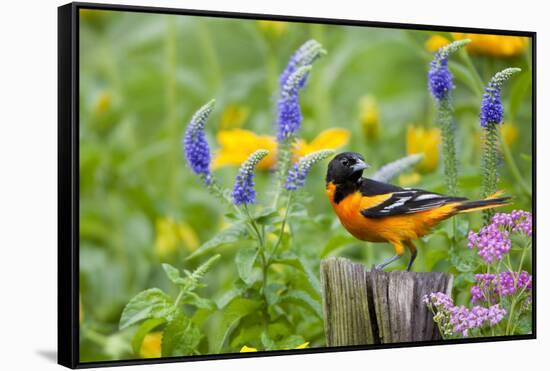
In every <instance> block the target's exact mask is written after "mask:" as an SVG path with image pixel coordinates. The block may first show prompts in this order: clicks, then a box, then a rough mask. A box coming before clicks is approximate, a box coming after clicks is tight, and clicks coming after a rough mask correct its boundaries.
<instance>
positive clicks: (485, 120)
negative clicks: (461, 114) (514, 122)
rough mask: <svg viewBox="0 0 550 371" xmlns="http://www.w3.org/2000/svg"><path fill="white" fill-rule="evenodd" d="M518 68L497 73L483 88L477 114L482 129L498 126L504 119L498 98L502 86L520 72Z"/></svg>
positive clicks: (499, 98) (500, 101)
mask: <svg viewBox="0 0 550 371" xmlns="http://www.w3.org/2000/svg"><path fill="white" fill-rule="evenodd" d="M520 71H521V69H519V68H506V69H504V70H502V71H500V72H498V73H497V74H496V75H495V76H493V78H492V79H491V81H489V84H488V85H487V87H486V88H485V93H484V94H483V99H482V100H481V112H480V113H479V122H480V124H481V127H482V128H487V127H488V126H489V125H499V124H501V123H502V120H503V118H504V108H503V106H502V100H501V97H500V91H501V90H502V84H503V83H504V82H505V81H506V80H508V79H509V78H510V77H511V76H512V75H514V74H515V73H518V72H520Z"/></svg>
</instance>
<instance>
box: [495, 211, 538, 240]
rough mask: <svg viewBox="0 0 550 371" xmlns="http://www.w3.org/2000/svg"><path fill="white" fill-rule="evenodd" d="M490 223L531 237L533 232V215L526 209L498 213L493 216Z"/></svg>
mask: <svg viewBox="0 0 550 371" xmlns="http://www.w3.org/2000/svg"><path fill="white" fill-rule="evenodd" d="M492 223H493V224H496V225H498V226H502V227H505V228H507V229H509V230H510V231H512V232H515V233H522V234H524V235H526V236H528V237H531V235H532V232H533V216H532V215H531V213H530V212H528V211H523V210H514V211H512V212H511V213H510V214H505V213H498V214H495V215H494V216H493V219H492Z"/></svg>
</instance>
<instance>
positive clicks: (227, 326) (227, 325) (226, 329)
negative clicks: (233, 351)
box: [214, 298, 261, 353]
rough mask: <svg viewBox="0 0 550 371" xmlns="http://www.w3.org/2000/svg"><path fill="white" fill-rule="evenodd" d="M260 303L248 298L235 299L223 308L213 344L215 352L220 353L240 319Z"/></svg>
mask: <svg viewBox="0 0 550 371" xmlns="http://www.w3.org/2000/svg"><path fill="white" fill-rule="evenodd" d="M260 306H261V303H260V302H258V301H255V300H249V299H241V298H238V299H235V300H233V301H232V302H231V303H229V305H228V306H227V307H226V308H225V310H224V313H223V318H222V321H221V324H220V326H219V331H218V336H216V339H218V341H217V343H216V344H215V346H214V350H215V352H216V353H221V351H222V349H223V346H224V345H225V343H226V342H227V339H228V338H229V337H230V336H231V334H232V333H233V331H234V330H235V328H237V326H238V325H239V322H240V321H241V319H243V318H244V317H246V316H247V315H249V314H251V313H253V312H255V311H256V310H257V309H258V308H260Z"/></svg>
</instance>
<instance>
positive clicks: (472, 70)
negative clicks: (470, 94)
mask: <svg viewBox="0 0 550 371" xmlns="http://www.w3.org/2000/svg"><path fill="white" fill-rule="evenodd" d="M459 55H460V58H461V59H462V61H463V62H464V64H465V65H466V68H467V69H468V71H469V72H470V74H471V75H472V76H473V77H474V79H475V80H476V83H477V86H478V89H476V90H475V93H476V94H477V95H478V100H480V99H481V96H482V95H483V90H484V89H485V85H484V83H483V80H482V79H481V76H480V75H479V72H478V71H477V69H476V67H475V66H474V63H473V62H472V59H471V58H470V55H469V54H468V52H467V51H466V50H465V49H462V50H460V52H459Z"/></svg>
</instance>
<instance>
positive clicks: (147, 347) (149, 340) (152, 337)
mask: <svg viewBox="0 0 550 371" xmlns="http://www.w3.org/2000/svg"><path fill="white" fill-rule="evenodd" d="M161 344H162V332H160V331H157V332H151V333H149V334H147V335H145V337H144V338H143V342H142V343H141V348H140V350H139V355H140V356H141V357H142V358H160V356H161Z"/></svg>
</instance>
